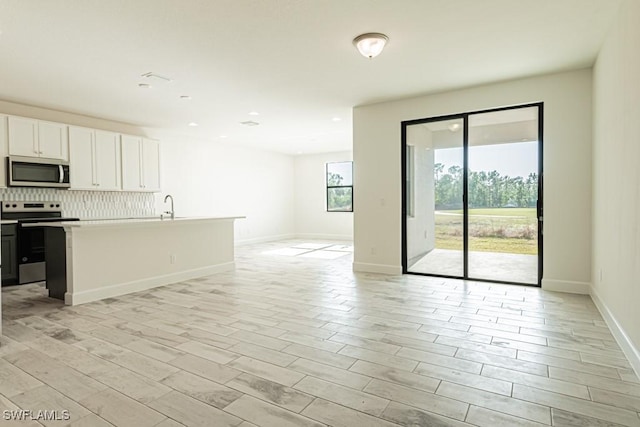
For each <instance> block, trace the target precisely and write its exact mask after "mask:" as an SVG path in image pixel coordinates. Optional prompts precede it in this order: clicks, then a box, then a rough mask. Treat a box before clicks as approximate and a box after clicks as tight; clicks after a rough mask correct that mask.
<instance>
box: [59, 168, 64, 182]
mask: <svg viewBox="0 0 640 427" xmlns="http://www.w3.org/2000/svg"><path fill="white" fill-rule="evenodd" d="M58 168H59V170H60V181H59V182H60V184H62V183H63V182H64V168H63V167H62V165H58Z"/></svg>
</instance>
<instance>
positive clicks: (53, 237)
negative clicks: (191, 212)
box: [34, 216, 243, 305]
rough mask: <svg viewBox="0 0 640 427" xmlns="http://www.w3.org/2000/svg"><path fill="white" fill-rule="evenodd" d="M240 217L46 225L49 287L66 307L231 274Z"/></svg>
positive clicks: (146, 219) (50, 291)
mask: <svg viewBox="0 0 640 427" xmlns="http://www.w3.org/2000/svg"><path fill="white" fill-rule="evenodd" d="M240 218H243V217H239V216H236V217H200V218H176V219H160V218H145V219H116V220H86V221H69V222H55V223H37V224H34V226H36V225H39V226H45V227H47V230H46V239H45V240H46V242H47V243H46V244H47V247H46V254H47V261H46V264H47V288H48V289H49V295H50V296H52V297H54V298H59V299H64V302H65V304H67V305H77V304H82V303H86V302H90V301H97V300H101V299H104V298H110V297H115V296H119V295H124V294H128V293H131V292H137V291H141V290H145V289H149V288H154V287H157V286H163V285H168V284H171V283H176V282H180V281H183V280H188V279H193V278H197V277H202V276H207V275H210V274H214V273H218V272H222V271H228V270H233V269H234V268H235V263H234V221H235V220H236V219H240Z"/></svg>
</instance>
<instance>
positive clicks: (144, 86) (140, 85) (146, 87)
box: [138, 83, 151, 89]
mask: <svg viewBox="0 0 640 427" xmlns="http://www.w3.org/2000/svg"><path fill="white" fill-rule="evenodd" d="M138 87H139V88H141V89H151V85H150V84H148V83H138Z"/></svg>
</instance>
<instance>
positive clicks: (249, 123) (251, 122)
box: [240, 120, 260, 126]
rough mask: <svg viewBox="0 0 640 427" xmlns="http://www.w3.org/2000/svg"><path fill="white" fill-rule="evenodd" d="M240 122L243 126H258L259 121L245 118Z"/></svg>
mask: <svg viewBox="0 0 640 427" xmlns="http://www.w3.org/2000/svg"><path fill="white" fill-rule="evenodd" d="M240 124H241V125H245V126H258V125H259V124H260V123H258V122H254V121H253V120H247V121H246V122H240Z"/></svg>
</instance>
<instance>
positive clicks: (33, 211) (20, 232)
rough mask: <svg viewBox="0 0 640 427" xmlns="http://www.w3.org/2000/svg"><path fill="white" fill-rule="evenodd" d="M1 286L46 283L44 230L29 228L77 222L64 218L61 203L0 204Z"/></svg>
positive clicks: (73, 219) (6, 202)
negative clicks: (55, 222)
mask: <svg viewBox="0 0 640 427" xmlns="http://www.w3.org/2000/svg"><path fill="white" fill-rule="evenodd" d="M1 210H2V214H1V215H2V219H3V220H16V221H17V224H8V225H5V224H3V225H2V285H3V286H5V285H16V284H19V285H22V284H24V283H32V282H41V281H43V280H46V273H45V271H46V269H45V232H44V227H37V226H36V227H34V226H29V225H28V224H34V223H39V222H48V221H77V220H78V218H63V217H62V207H61V203H60V202H17V201H16V202H13V201H4V202H2V209H1Z"/></svg>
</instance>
